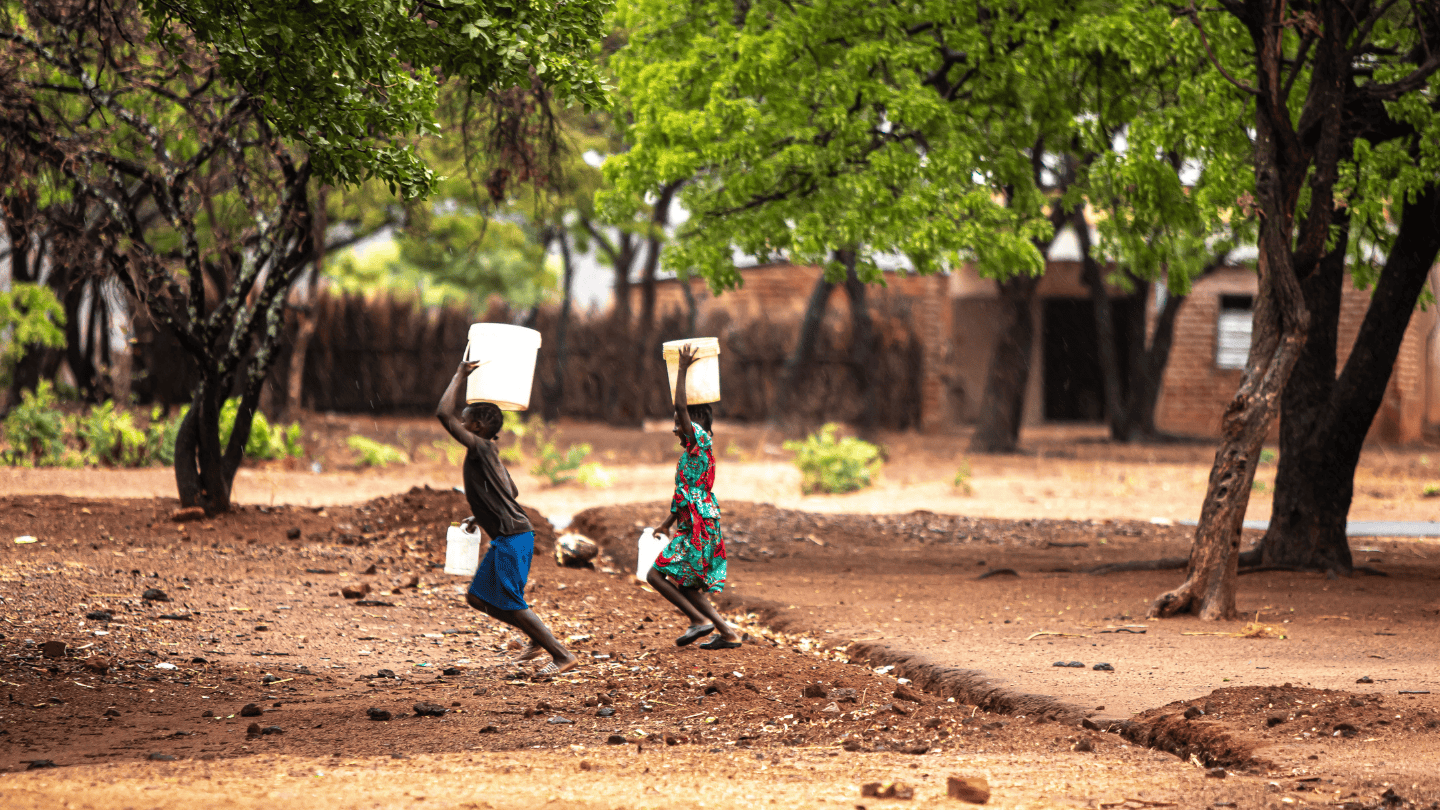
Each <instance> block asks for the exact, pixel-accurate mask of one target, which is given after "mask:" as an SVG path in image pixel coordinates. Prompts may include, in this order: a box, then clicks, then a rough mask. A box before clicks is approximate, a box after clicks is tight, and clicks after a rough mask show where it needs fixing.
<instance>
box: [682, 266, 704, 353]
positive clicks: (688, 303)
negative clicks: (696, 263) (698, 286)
mask: <svg viewBox="0 0 1440 810" xmlns="http://www.w3.org/2000/svg"><path fill="white" fill-rule="evenodd" d="M679 279H680V291H681V292H682V293H684V294H685V337H695V331H696V330H697V329H699V324H698V323H697V322H698V321H699V319H700V302H699V301H697V300H695V288H694V287H693V286H692V285H691V284H690V273H688V272H686V271H681V272H680V275H679Z"/></svg>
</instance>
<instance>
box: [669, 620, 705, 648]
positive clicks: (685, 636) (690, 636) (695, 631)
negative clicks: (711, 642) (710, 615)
mask: <svg viewBox="0 0 1440 810" xmlns="http://www.w3.org/2000/svg"><path fill="white" fill-rule="evenodd" d="M713 632H715V625H713V624H692V625H690V628H689V629H688V630H686V631H685V632H684V633H682V634H681V635H680V637H679V638H677V639H675V646H676V647H684V646H686V645H688V644H691V643H694V642H696V641H699V640H700V639H702V638H704V637H706V636H708V635H710V634H711V633H713ZM700 646H702V647H703V646H705V645H703V644H702V645H700Z"/></svg>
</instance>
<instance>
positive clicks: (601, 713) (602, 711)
mask: <svg viewBox="0 0 1440 810" xmlns="http://www.w3.org/2000/svg"><path fill="white" fill-rule="evenodd" d="M595 716H596V717H614V716H615V707H614V706H601V707H600V708H598V709H596V710H595Z"/></svg>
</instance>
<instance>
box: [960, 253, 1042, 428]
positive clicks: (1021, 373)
mask: <svg viewBox="0 0 1440 810" xmlns="http://www.w3.org/2000/svg"><path fill="white" fill-rule="evenodd" d="M1040 278H1041V277H1040V276H1028V275H1018V276H1015V277H1013V278H1010V279H1007V280H1005V281H1003V282H1001V283H1000V299H999V301H1000V313H999V317H998V318H997V325H998V326H999V330H998V331H999V336H998V343H997V344H996V345H995V350H994V351H993V352H992V353H991V355H990V369H989V371H988V372H987V373H986V375H985V393H984V394H983V395H982V397H981V400H980V423H979V424H978V425H976V427H975V433H974V435H973V436H971V437H970V448H969V451H970V452H971V453H1013V452H1015V450H1016V448H1017V447H1018V446H1019V443H1020V420H1021V418H1022V417H1023V416H1024V412H1025V389H1026V387H1027V386H1028V385H1029V382H1030V353H1031V346H1032V344H1033V342H1034V340H1035V323H1034V318H1033V317H1032V315H1031V306H1032V305H1033V303H1034V301H1035V291H1036V289H1038V288H1039V286H1040Z"/></svg>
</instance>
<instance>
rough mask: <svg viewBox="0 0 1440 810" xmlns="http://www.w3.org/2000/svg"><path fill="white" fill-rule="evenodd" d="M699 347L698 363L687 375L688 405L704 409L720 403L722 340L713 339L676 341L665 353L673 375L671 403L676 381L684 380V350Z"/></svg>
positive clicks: (696, 361)
mask: <svg viewBox="0 0 1440 810" xmlns="http://www.w3.org/2000/svg"><path fill="white" fill-rule="evenodd" d="M685 345H690V346H694V347H695V362H694V363H692V364H691V365H690V370H689V371H688V372H687V373H686V375H685V403H686V404H687V405H700V404H701V403H705V402H719V401H720V339H719V338H713V337H702V338H690V339H688V340H672V341H669V342H668V343H666V344H665V345H664V347H663V351H662V352H661V353H662V354H663V355H664V357H665V370H666V371H667V372H669V373H670V400H671V401H672V402H673V401H674V400H675V381H676V379H677V378H678V377H679V376H680V347H681V346H685Z"/></svg>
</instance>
